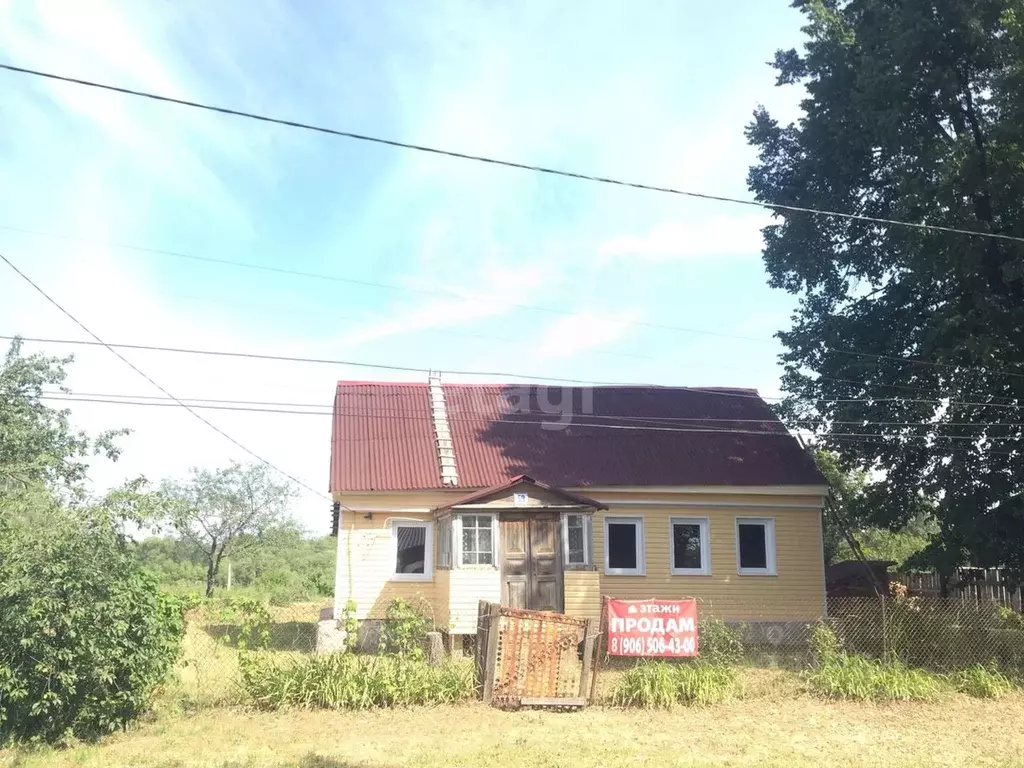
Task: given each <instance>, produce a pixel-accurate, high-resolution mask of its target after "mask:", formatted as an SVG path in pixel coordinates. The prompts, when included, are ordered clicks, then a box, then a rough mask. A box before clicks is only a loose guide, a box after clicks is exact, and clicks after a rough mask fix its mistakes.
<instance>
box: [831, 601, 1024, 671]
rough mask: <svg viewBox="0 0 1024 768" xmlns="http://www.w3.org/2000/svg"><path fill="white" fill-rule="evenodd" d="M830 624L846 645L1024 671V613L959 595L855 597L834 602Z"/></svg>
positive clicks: (939, 665)
mask: <svg viewBox="0 0 1024 768" xmlns="http://www.w3.org/2000/svg"><path fill="white" fill-rule="evenodd" d="M827 621H828V624H829V625H830V626H831V627H832V628H833V629H834V630H835V632H836V635H837V636H838V638H839V641H840V643H841V644H842V646H843V649H844V650H846V651H847V652H850V653H858V654H862V655H865V656H870V657H872V658H882V659H884V658H898V659H900V660H901V661H904V662H906V663H907V664H909V665H911V666H915V667H922V668H925V669H933V670H936V671H950V670H955V669H963V668H966V667H970V666H973V665H975V664H990V663H996V664H998V665H999V666H1000V667H1003V668H1004V669H1008V670H1016V671H1024V615H1022V614H1021V613H1019V612H1017V611H1015V610H1013V609H1012V608H1009V607H1006V606H1003V605H1000V604H999V603H996V602H989V601H965V600H962V599H960V598H959V597H953V598H939V597H891V596H880V597H850V598H838V599H835V600H830V601H829V605H828V620H827Z"/></svg>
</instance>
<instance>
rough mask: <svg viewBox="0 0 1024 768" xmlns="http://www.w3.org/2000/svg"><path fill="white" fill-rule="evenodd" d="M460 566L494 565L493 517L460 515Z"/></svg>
mask: <svg viewBox="0 0 1024 768" xmlns="http://www.w3.org/2000/svg"><path fill="white" fill-rule="evenodd" d="M461 519H462V565H494V516H493V515H461Z"/></svg>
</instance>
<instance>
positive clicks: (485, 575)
mask: <svg viewBox="0 0 1024 768" xmlns="http://www.w3.org/2000/svg"><path fill="white" fill-rule="evenodd" d="M481 600H488V601H490V602H492V603H498V602H501V574H500V573H499V571H498V569H497V568H456V569H455V570H453V571H451V592H450V597H449V613H448V631H449V632H451V633H452V634H454V635H475V634H476V622H477V614H478V612H479V610H480V601H481Z"/></svg>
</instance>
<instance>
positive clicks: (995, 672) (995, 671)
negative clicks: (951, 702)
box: [950, 664, 1014, 699]
mask: <svg viewBox="0 0 1024 768" xmlns="http://www.w3.org/2000/svg"><path fill="white" fill-rule="evenodd" d="M950 682H951V683H952V685H953V687H954V688H955V689H956V690H957V691H959V692H960V693H966V694H967V695H968V696H974V697H975V698H978V699H998V698H999V697H1001V696H1006V695H1007V694H1008V693H1010V692H1011V691H1012V690H1013V688H1014V686H1013V683H1012V682H1011V681H1010V679H1009V678H1008V677H1007V676H1006V675H1004V674H1003V673H1002V672H1000V671H999V668H998V667H997V666H995V665H991V664H990V665H989V666H984V665H982V664H976V665H974V666H973V667H969V668H968V669H964V670H961V671H960V672H956V673H954V674H952V675H950Z"/></svg>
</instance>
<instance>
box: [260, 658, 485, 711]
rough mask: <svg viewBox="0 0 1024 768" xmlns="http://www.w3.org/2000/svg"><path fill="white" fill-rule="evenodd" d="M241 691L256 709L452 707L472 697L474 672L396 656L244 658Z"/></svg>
mask: <svg viewBox="0 0 1024 768" xmlns="http://www.w3.org/2000/svg"><path fill="white" fill-rule="evenodd" d="M240 661H241V669H242V685H243V688H244V690H245V692H246V694H247V695H248V696H249V698H250V699H251V700H252V702H253V703H254V704H255V705H256V706H259V707H263V708H266V709H278V708H281V707H290V706H291V707H318V708H324V709H371V708H374V707H401V706H412V705H417V704H452V703H455V702H457V701H461V700H463V699H467V698H470V697H471V696H473V695H474V691H475V682H474V679H473V668H472V666H471V665H470V664H468V663H459V662H454V661H449V662H448V663H446V664H442V665H441V666H437V667H431V666H428V665H427V664H426V663H424V662H422V661H418V660H416V659H411V658H408V657H400V656H358V655H354V654H351V653H344V652H342V653H333V654H325V655H314V656H300V657H295V656H293V657H286V658H285V659H283V660H282V659H280V658H275V656H273V655H270V654H244V655H243V656H242V658H241V660H240Z"/></svg>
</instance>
